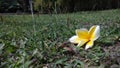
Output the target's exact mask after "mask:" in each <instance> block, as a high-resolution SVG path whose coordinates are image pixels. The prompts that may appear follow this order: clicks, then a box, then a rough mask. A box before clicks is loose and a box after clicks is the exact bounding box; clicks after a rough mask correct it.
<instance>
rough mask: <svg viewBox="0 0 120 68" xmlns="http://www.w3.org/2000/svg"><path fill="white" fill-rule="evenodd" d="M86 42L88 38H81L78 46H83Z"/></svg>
mask: <svg viewBox="0 0 120 68" xmlns="http://www.w3.org/2000/svg"><path fill="white" fill-rule="evenodd" d="M86 42H88V39H81V41H80V42H79V43H78V45H77V46H78V47H79V46H83V45H84V44H85V43H86Z"/></svg>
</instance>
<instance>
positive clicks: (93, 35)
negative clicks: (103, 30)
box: [69, 25, 100, 50]
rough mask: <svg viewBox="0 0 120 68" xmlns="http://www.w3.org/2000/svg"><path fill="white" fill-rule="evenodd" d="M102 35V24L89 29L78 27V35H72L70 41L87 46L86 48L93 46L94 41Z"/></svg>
mask: <svg viewBox="0 0 120 68" xmlns="http://www.w3.org/2000/svg"><path fill="white" fill-rule="evenodd" d="M99 36H100V26H99V25H94V26H92V27H91V28H90V30H89V31H88V30H87V29H85V28H82V29H76V35H74V36H72V37H71V38H70V39H69V41H70V42H71V43H75V44H78V45H77V46H83V45H84V44H86V46H85V50H87V49H88V48H91V47H92V46H93V44H94V41H95V40H97V39H98V38H99Z"/></svg>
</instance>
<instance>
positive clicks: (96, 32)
mask: <svg viewBox="0 0 120 68" xmlns="http://www.w3.org/2000/svg"><path fill="white" fill-rule="evenodd" d="M93 27H95V26H93ZM91 29H92V28H91ZM91 29H90V31H91ZM99 36H100V26H99V25H96V27H95V30H94V31H93V33H92V35H91V38H90V40H96V39H98V38H99Z"/></svg>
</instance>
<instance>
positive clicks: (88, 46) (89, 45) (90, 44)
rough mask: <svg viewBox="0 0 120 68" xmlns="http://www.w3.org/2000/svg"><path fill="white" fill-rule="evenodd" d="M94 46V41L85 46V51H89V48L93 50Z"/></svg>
mask: <svg viewBox="0 0 120 68" xmlns="http://www.w3.org/2000/svg"><path fill="white" fill-rule="evenodd" d="M93 44H94V41H89V42H88V43H87V44H86V46H85V50H87V49H88V48H91V47H92V46H93Z"/></svg>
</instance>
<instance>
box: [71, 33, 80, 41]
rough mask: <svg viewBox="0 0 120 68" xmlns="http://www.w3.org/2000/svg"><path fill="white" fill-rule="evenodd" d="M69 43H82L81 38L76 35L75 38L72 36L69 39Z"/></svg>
mask: <svg viewBox="0 0 120 68" xmlns="http://www.w3.org/2000/svg"><path fill="white" fill-rule="evenodd" d="M69 41H70V42H71V43H79V42H80V38H79V37H78V36H76V35H75V36H72V37H71V38H70V39H69Z"/></svg>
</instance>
